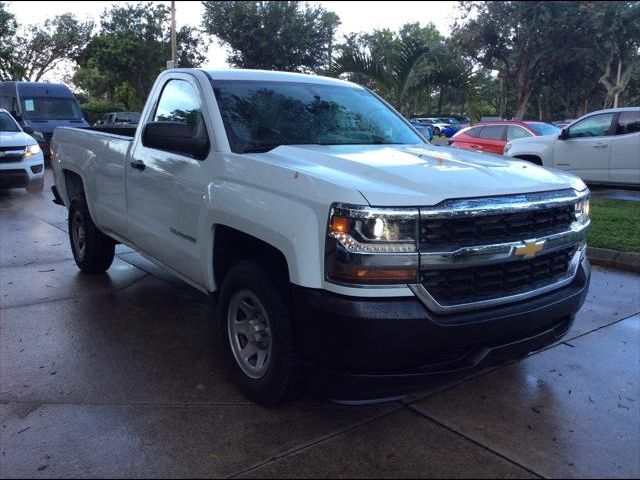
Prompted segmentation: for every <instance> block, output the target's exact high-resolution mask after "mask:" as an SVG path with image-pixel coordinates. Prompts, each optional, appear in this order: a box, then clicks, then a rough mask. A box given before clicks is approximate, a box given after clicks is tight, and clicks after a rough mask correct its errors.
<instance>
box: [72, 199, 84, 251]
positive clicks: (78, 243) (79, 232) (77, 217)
mask: <svg viewBox="0 0 640 480" xmlns="http://www.w3.org/2000/svg"><path fill="white" fill-rule="evenodd" d="M71 235H72V237H73V246H74V247H75V249H76V254H77V255H78V257H79V258H80V259H84V253H85V250H86V248H87V233H86V230H85V228H84V218H82V214H81V213H80V212H79V211H77V210H76V211H75V212H74V213H73V217H71Z"/></svg>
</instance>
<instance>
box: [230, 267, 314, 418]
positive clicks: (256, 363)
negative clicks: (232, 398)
mask: <svg viewBox="0 0 640 480" xmlns="http://www.w3.org/2000/svg"><path fill="white" fill-rule="evenodd" d="M287 288H288V284H287V282H286V281H284V280H279V279H274V278H273V275H269V274H268V273H267V271H266V270H265V269H264V268H263V267H262V266H261V265H259V264H257V263H255V262H251V261H242V262H240V263H238V264H237V265H235V266H234V267H232V268H231V270H229V272H228V273H227V275H226V276H225V279H224V282H223V284H222V289H221V293H220V302H219V319H220V327H221V334H222V338H223V341H224V343H225V346H226V351H227V353H228V354H229V357H230V363H231V365H232V370H233V373H234V377H235V379H236V381H237V383H238V385H239V386H240V388H241V389H242V391H243V392H244V394H245V395H246V396H247V397H248V398H250V399H251V400H253V401H255V402H256V403H259V404H261V405H265V406H273V405H277V404H280V403H282V402H284V401H286V400H288V399H290V398H292V397H293V396H295V394H296V393H297V391H298V388H299V386H300V371H301V367H300V355H299V353H298V349H297V346H296V342H295V338H294V333H293V328H292V323H291V313H290V310H289V306H288V302H287V301H286V290H287Z"/></svg>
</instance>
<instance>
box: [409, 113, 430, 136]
mask: <svg viewBox="0 0 640 480" xmlns="http://www.w3.org/2000/svg"><path fill="white" fill-rule="evenodd" d="M409 123H410V124H411V125H413V128H415V129H416V130H418V131H419V132H420V133H421V134H422V135H423V136H424V137H425V138H426V139H427V140H429V141H431V140H433V128H432V127H431V125H429V124H428V123H426V122H423V121H420V120H418V119H415V118H413V119H411V120H409Z"/></svg>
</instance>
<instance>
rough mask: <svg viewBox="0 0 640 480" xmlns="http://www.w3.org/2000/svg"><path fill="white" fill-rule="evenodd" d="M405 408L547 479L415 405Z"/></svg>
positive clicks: (538, 476)
mask: <svg viewBox="0 0 640 480" xmlns="http://www.w3.org/2000/svg"><path fill="white" fill-rule="evenodd" d="M405 407H406V408H407V409H408V410H410V411H411V412H413V413H414V414H416V415H418V416H420V417H422V418H425V419H427V420H430V421H431V422H433V423H435V424H436V425H438V426H440V427H442V428H444V429H445V430H447V431H449V432H451V433H453V434H454V435H457V436H459V437H461V438H463V439H465V440H467V441H469V442H471V443H473V444H474V445H476V446H478V447H480V448H482V449H483V450H486V451H488V452H490V453H492V454H494V455H496V456H498V457H500V458H502V459H503V460H505V461H507V462H509V463H511V464H513V465H515V466H517V467H519V468H522V469H523V470H525V471H527V472H528V473H530V474H531V475H534V476H536V477H537V478H546V477H545V476H544V475H541V474H539V473H538V472H536V471H534V470H532V469H531V468H529V467H526V466H525V465H522V464H521V463H520V462H517V461H515V460H512V459H511V458H509V457H507V456H506V455H505V454H503V453H500V452H498V451H497V450H495V449H493V448H491V447H489V446H487V445H483V444H482V443H480V442H479V441H478V440H476V439H474V438H472V437H469V436H468V435H465V434H464V433H462V432H459V431H457V430H455V429H453V428H452V427H450V426H448V425H446V424H445V423H443V422H441V421H439V420H436V419H435V418H433V417H432V416H431V415H429V414H427V413H425V412H422V411H420V410H418V409H417V408H416V407H414V406H413V405H405Z"/></svg>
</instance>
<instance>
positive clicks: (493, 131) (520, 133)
mask: <svg viewBox="0 0 640 480" xmlns="http://www.w3.org/2000/svg"><path fill="white" fill-rule="evenodd" d="M558 133H560V129H559V128H558V127H555V126H553V125H551V124H550V123H543V122H529V121H524V122H523V121H518V120H507V121H500V122H486V123H478V124H476V125H474V126H473V127H467V128H464V129H462V130H460V131H459V132H458V133H456V134H455V135H454V136H453V137H452V138H451V139H450V140H449V145H451V146H452V147H457V148H465V149H468V150H475V151H477V152H488V153H497V154H498V155H501V154H502V152H503V150H504V146H505V144H506V143H507V142H508V141H510V140H513V139H515V138H522V137H536V136H541V135H556V134H558Z"/></svg>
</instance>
